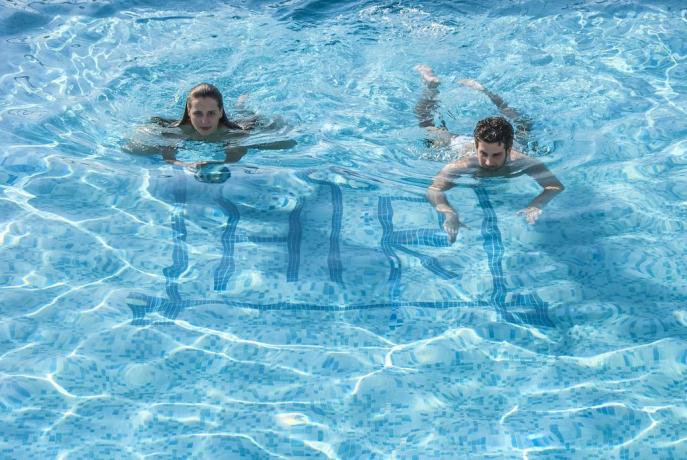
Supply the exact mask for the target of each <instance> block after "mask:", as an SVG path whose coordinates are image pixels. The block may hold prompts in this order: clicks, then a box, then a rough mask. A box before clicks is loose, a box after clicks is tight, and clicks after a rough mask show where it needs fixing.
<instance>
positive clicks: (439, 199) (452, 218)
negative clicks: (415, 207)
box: [427, 161, 466, 243]
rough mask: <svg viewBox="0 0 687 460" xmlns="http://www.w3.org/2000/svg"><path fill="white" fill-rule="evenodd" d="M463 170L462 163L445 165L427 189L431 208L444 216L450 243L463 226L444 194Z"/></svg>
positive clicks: (464, 166) (464, 167) (453, 184)
mask: <svg viewBox="0 0 687 460" xmlns="http://www.w3.org/2000/svg"><path fill="white" fill-rule="evenodd" d="M465 169H466V165H465V163H464V162H462V161H457V162H454V163H451V164H449V165H446V166H445V167H444V169H442V170H441V172H440V173H439V174H437V175H436V177H435V178H434V180H433V181H432V185H430V186H429V188H428V189H427V199H428V200H429V202H430V203H432V206H433V207H434V209H436V210H437V212H440V213H442V214H443V215H444V218H445V220H444V230H445V231H446V233H447V234H448V239H449V241H450V242H451V243H453V242H454V241H456V236H457V235H458V230H459V229H460V227H461V226H463V224H461V222H460V218H459V217H458V212H456V210H455V209H454V208H453V206H451V203H449V201H448V199H447V198H446V194H445V193H444V192H445V191H446V190H449V189H451V188H453V187H454V186H455V182H454V181H455V180H456V178H458V177H459V176H460V174H462V173H463V172H464V171H465Z"/></svg>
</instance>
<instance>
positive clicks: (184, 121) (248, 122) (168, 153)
mask: <svg viewBox="0 0 687 460" xmlns="http://www.w3.org/2000/svg"><path fill="white" fill-rule="evenodd" d="M241 103H242V98H239V104H241ZM224 107H225V106H224V99H223V97H222V93H221V92H220V91H219V89H217V87H216V86H214V85H211V84H209V83H201V84H199V85H197V86H195V87H194V88H192V89H191V91H190V92H189V94H188V96H187V97H186V103H185V104H184V113H183V115H182V117H181V119H179V120H168V119H164V118H160V117H153V118H152V119H151V121H152V122H153V123H155V124H157V125H159V126H161V127H163V128H173V130H165V131H163V132H162V133H161V136H162V137H163V138H167V139H170V140H174V139H177V140H195V141H207V142H225V146H224V147H225V154H226V155H225V159H224V161H214V162H213V161H198V162H193V163H189V162H184V161H180V160H178V159H177V158H176V153H177V150H178V149H177V145H176V143H166V144H165V145H146V144H145V143H143V142H140V141H130V142H129V143H128V144H127V145H126V146H125V147H124V150H125V151H126V152H128V153H133V154H143V155H147V154H157V153H160V154H161V155H162V157H163V158H164V159H165V161H167V162H168V163H171V164H174V165H177V166H185V167H188V168H189V169H192V170H197V169H198V168H200V167H201V166H203V165H206V164H209V163H236V162H237V161H239V160H240V159H241V158H242V157H243V156H244V155H245V154H246V153H247V152H248V150H249V149H260V150H280V149H287V148H290V147H293V146H294V145H296V142H295V141H293V140H283V141H276V142H268V143H260V144H254V145H231V143H230V142H229V141H231V140H232V139H234V140H235V139H238V138H242V137H245V136H247V135H248V134H249V132H250V131H251V130H252V129H254V128H255V127H256V125H257V124H258V119H257V117H256V116H254V115H252V116H250V117H248V118H247V119H244V120H237V121H236V122H234V121H231V120H229V117H228V116H227V113H226V111H225V108H224Z"/></svg>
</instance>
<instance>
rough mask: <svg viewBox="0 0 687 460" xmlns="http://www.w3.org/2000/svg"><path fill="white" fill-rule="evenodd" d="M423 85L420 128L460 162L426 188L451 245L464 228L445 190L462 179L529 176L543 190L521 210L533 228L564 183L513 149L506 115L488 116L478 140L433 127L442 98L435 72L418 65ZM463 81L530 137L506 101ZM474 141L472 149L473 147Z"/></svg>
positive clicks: (479, 126) (476, 135)
mask: <svg viewBox="0 0 687 460" xmlns="http://www.w3.org/2000/svg"><path fill="white" fill-rule="evenodd" d="M416 69H417V71H418V72H419V73H420V75H421V76H422V79H423V80H424V82H425V87H426V88H425V92H424V93H423V96H422V98H421V99H420V101H419V102H418V104H417V106H416V107H415V112H416V114H417V116H418V119H419V122H420V126H421V127H423V128H425V129H426V130H427V132H428V134H429V136H430V139H429V141H430V142H431V143H432V144H433V145H436V146H440V147H449V148H451V149H453V150H456V151H457V153H458V154H459V155H460V156H459V159H458V160H456V161H454V162H452V163H449V164H448V165H446V166H445V167H444V168H443V169H442V170H441V172H439V174H437V175H436V177H435V178H434V180H433V182H432V185H430V187H429V189H428V190H427V198H428V199H429V201H430V203H432V206H434V208H435V209H436V210H437V211H438V212H440V213H442V214H444V217H445V220H444V230H445V231H446V233H447V234H448V238H449V241H450V242H454V241H455V240H456V236H457V235H458V230H459V228H460V227H461V226H463V224H461V222H460V218H459V217H458V212H457V211H456V210H455V209H454V208H453V206H451V204H450V203H449V202H448V200H447V199H446V195H445V193H444V192H445V191H446V190H449V189H450V188H452V187H453V186H455V181H456V179H457V178H458V177H460V176H463V175H471V176H473V177H477V178H479V177H506V178H511V177H517V176H521V175H522V174H527V175H528V176H530V177H532V178H533V179H534V180H536V181H537V183H539V185H541V186H542V188H543V189H544V190H542V192H541V193H540V194H539V195H537V196H536V197H535V198H534V199H533V200H532V201H531V202H530V203H529V205H527V207H526V208H525V209H522V210H520V211H518V214H521V215H524V216H525V217H526V219H527V222H528V223H530V224H534V223H535V222H536V221H537V219H538V218H539V216H540V215H541V213H542V208H543V207H544V206H545V205H546V203H548V202H549V201H551V199H552V198H553V197H554V196H556V195H557V194H559V193H560V192H562V191H563V184H561V182H560V181H559V180H558V179H557V178H556V176H554V175H553V173H552V172H551V171H549V169H548V168H547V167H546V166H544V164H543V163H541V162H540V161H538V160H536V159H534V158H531V157H529V156H527V155H525V154H524V153H522V152H518V151H517V150H513V148H512V147H513V138H514V135H515V133H514V129H513V126H512V125H511V124H510V123H509V122H508V120H506V119H505V118H503V117H490V118H485V119H484V120H481V121H480V122H479V123H477V126H476V127H475V131H474V137H473V138H468V137H466V136H456V135H453V134H451V133H450V132H449V131H448V129H447V128H446V125H445V124H444V123H443V122H442V123H441V126H440V127H436V126H434V111H435V110H436V108H437V107H438V103H437V100H436V97H437V95H438V94H439V90H438V87H439V83H440V81H439V78H437V77H436V76H435V75H434V73H433V72H432V69H431V68H430V67H427V66H425V65H419V66H417V67H416ZM461 83H462V84H463V85H465V86H467V87H470V88H473V89H475V90H477V91H481V92H482V93H484V94H485V95H486V96H487V97H489V99H490V100H491V101H492V102H493V103H494V104H495V105H496V107H497V108H498V109H499V110H500V111H501V113H502V114H503V115H506V116H509V117H512V118H514V119H515V122H516V126H517V127H518V132H519V134H523V135H526V134H527V132H528V131H529V126H530V123H529V121H528V120H526V119H525V118H523V117H521V116H520V115H519V114H518V113H517V111H515V110H513V109H512V108H510V107H508V105H507V104H506V103H505V101H504V100H503V99H501V98H500V97H499V96H498V95H496V94H494V93H492V92H491V91H489V90H487V89H486V88H484V86H482V85H481V84H480V83H479V82H477V81H475V80H462V81H461ZM473 143H474V146H473Z"/></svg>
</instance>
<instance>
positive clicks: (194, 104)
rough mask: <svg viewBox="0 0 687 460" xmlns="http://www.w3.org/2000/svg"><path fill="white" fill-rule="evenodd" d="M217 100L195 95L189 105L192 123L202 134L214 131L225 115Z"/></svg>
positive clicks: (205, 134)
mask: <svg viewBox="0 0 687 460" xmlns="http://www.w3.org/2000/svg"><path fill="white" fill-rule="evenodd" d="M223 113H224V112H223V111H222V109H220V108H219V104H217V101H216V100H214V99H213V98H211V97H195V98H193V99H191V102H190V104H189V106H188V115H189V118H190V119H191V124H192V125H193V127H194V128H195V130H196V131H197V132H198V134H200V135H201V136H207V135H209V134H212V133H214V132H215V131H216V130H217V127H218V126H219V121H220V120H221V119H222V115H223Z"/></svg>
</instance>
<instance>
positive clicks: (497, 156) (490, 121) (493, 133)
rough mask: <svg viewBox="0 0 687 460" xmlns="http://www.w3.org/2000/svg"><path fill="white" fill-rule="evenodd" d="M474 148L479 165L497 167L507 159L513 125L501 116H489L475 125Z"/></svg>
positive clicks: (511, 144) (486, 167)
mask: <svg viewBox="0 0 687 460" xmlns="http://www.w3.org/2000/svg"><path fill="white" fill-rule="evenodd" d="M474 134H475V149H476V150H477V159H478V160H479V165H480V166H481V167H482V168H484V169H493V170H495V169H499V168H501V167H502V166H503V165H505V164H506V161H508V157H509V156H510V149H511V147H512V146H513V126H512V125H511V124H510V123H509V122H508V120H506V119H505V118H503V117H489V118H485V119H484V120H481V121H480V122H479V123H477V126H475V133H474Z"/></svg>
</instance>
